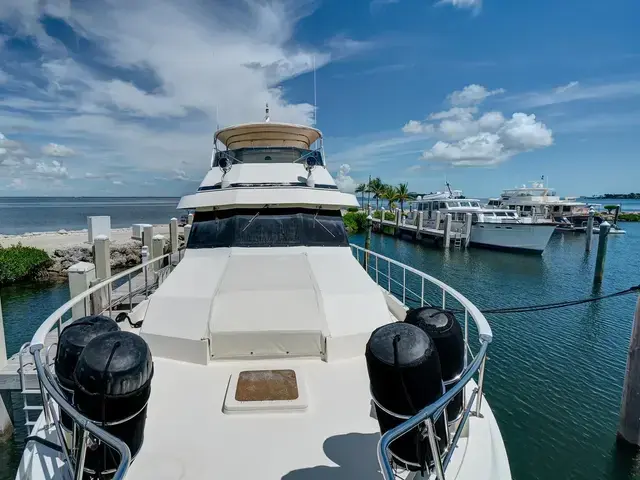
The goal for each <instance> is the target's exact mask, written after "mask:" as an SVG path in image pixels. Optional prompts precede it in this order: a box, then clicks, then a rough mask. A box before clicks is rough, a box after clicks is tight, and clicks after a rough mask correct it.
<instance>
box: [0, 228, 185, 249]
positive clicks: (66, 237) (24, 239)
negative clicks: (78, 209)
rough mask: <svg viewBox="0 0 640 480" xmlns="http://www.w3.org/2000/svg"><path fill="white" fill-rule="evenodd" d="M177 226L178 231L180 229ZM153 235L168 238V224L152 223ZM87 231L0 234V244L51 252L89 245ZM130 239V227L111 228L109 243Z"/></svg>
mask: <svg viewBox="0 0 640 480" xmlns="http://www.w3.org/2000/svg"><path fill="white" fill-rule="evenodd" d="M180 230H181V229H180V227H179V231H180ZM153 234H154V235H158V234H160V235H165V237H166V239H167V240H168V239H169V225H166V224H165V225H154V226H153ZM88 239H89V233H88V231H87V230H86V229H84V230H71V231H66V230H59V231H57V232H33V233H24V234H22V235H0V245H1V246H2V247H9V246H11V245H16V244H17V243H21V244H22V245H25V246H30V247H37V248H41V249H43V250H45V251H46V252H48V253H52V252H53V251H54V250H57V249H64V248H69V247H75V246H82V247H87V246H89V245H90V244H89V242H88ZM131 241H132V238H131V228H113V229H111V244H112V245H124V244H126V243H129V242H131Z"/></svg>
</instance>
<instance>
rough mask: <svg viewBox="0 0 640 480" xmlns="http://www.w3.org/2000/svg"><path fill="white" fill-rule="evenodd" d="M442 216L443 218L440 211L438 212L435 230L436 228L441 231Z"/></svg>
mask: <svg viewBox="0 0 640 480" xmlns="http://www.w3.org/2000/svg"><path fill="white" fill-rule="evenodd" d="M441 216H442V214H441V213H440V210H438V211H437V212H436V226H435V227H433V228H435V229H436V230H440V219H441Z"/></svg>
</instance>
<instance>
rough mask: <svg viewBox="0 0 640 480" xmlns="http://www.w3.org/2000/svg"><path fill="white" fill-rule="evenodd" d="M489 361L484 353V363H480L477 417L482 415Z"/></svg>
mask: <svg viewBox="0 0 640 480" xmlns="http://www.w3.org/2000/svg"><path fill="white" fill-rule="evenodd" d="M486 363H487V355H486V354H485V355H484V358H483V359H482V364H480V374H479V376H478V398H477V399H476V417H479V416H480V407H481V406H482V387H483V384H484V367H485V364H486Z"/></svg>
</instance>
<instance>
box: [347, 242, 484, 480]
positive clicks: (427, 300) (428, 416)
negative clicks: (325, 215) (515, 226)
mask: <svg viewBox="0 0 640 480" xmlns="http://www.w3.org/2000/svg"><path fill="white" fill-rule="evenodd" d="M351 248H352V251H353V253H354V256H355V257H356V259H357V260H358V261H359V262H360V263H361V264H362V265H363V267H364V268H365V270H366V271H367V273H368V274H369V276H370V277H371V278H372V279H374V280H375V282H376V283H377V284H378V285H379V286H380V287H381V288H383V289H384V290H386V291H387V292H388V293H389V294H391V295H393V296H394V297H395V298H396V299H397V300H398V301H399V302H402V305H403V306H408V307H423V306H425V305H426V306H434V305H438V304H439V305H440V306H441V307H442V308H443V309H444V308H447V305H448V302H447V300H448V297H450V299H449V300H452V301H454V302H457V303H458V304H459V305H460V308H459V309H456V308H452V307H451V304H450V303H449V308H450V309H452V310H454V311H456V313H458V312H459V313H461V312H464V327H463V328H464V333H463V335H464V343H465V350H464V370H463V371H462V373H461V374H460V375H459V377H458V379H457V381H456V382H455V383H454V384H453V387H451V388H450V390H448V391H447V392H446V393H445V394H444V395H443V396H442V397H440V398H439V399H438V400H437V401H436V402H435V403H432V404H431V405H428V406H426V407H425V408H423V409H422V410H421V411H420V412H418V413H417V414H416V415H414V416H406V415H400V414H396V413H393V412H389V411H387V413H389V414H391V415H393V416H395V417H396V418H399V419H401V420H403V423H401V424H400V425H398V426H397V427H395V428H393V429H391V430H389V431H387V432H386V433H385V434H384V435H382V437H381V438H380V441H379V443H378V452H377V453H378V462H379V464H380V468H381V470H382V475H383V477H384V479H385V480H393V479H394V478H395V476H394V468H393V466H392V463H391V459H390V454H389V445H390V444H391V443H392V442H393V441H394V440H396V439H397V438H398V437H400V436H402V435H404V434H406V433H407V432H409V431H410V430H412V429H413V428H415V427H416V426H418V425H424V426H425V427H426V431H427V434H428V436H429V446H430V449H431V453H432V458H433V459H434V471H435V478H437V479H438V480H444V479H445V478H446V469H447V466H448V465H449V462H450V461H451V457H452V455H453V452H454V450H455V447H456V445H457V443H458V440H459V439H460V435H461V434H462V431H463V428H464V426H465V425H466V423H467V421H468V419H469V416H470V415H472V414H474V415H476V416H480V409H481V406H482V398H483V394H482V389H483V386H484V369H485V362H486V353H487V348H488V346H489V343H491V340H492V339H493V334H492V332H491V327H490V326H489V322H487V319H486V318H485V317H484V315H483V314H482V313H481V312H480V310H478V308H477V307H476V306H475V305H474V304H473V303H471V302H470V301H469V300H468V299H467V298H466V297H465V296H464V295H462V294H461V293H460V292H458V291H457V290H455V289H454V288H452V287H450V286H449V285H447V284H446V283H444V282H442V281H440V280H438V279H437V278H434V277H432V276H430V275H427V274H426V273H424V272H421V271H419V270H416V269H415V268H412V267H409V266H408V265H404V264H403V263H401V262H398V261H396V260H393V259H391V258H388V257H385V256H383V255H380V254H378V253H375V252H372V251H370V250H366V249H364V248H362V247H360V246H359V245H354V244H351ZM418 290H419V292H420V293H418ZM469 317H471V320H473V324H472V325H470V323H469ZM470 327H473V329H474V330H475V333H476V335H477V338H478V341H479V348H478V350H477V351H476V352H475V353H474V351H473V349H472V348H471V345H470V343H469V335H470V330H471V328H470ZM476 373H477V374H478V381H477V387H476V388H474V389H473V391H472V392H471V394H470V396H469V399H468V401H467V403H466V404H465V408H464V410H463V413H462V417H461V420H460V422H459V424H458V425H457V427H456V430H455V433H454V434H453V436H450V438H449V439H448V441H447V446H446V448H445V450H444V451H443V452H440V447H439V445H438V442H437V439H436V436H435V429H434V424H435V423H436V421H437V420H438V419H439V417H440V416H441V415H443V414H444V412H445V409H446V407H447V405H448V404H449V403H450V402H451V401H452V400H453V398H454V397H455V396H456V395H458V394H459V393H460V392H461V391H463V389H464V387H465V386H466V385H467V384H468V383H469V382H470V381H471V379H472V378H473V377H474V375H475V374H476ZM373 400H374V402H376V404H378V402H377V400H376V399H375V398H374V399H373ZM474 402H475V409H474V410H473V412H472V408H473V405H474ZM378 406H379V407H381V408H383V409H384V407H382V406H381V405H379V404H378ZM430 478H431V477H430Z"/></svg>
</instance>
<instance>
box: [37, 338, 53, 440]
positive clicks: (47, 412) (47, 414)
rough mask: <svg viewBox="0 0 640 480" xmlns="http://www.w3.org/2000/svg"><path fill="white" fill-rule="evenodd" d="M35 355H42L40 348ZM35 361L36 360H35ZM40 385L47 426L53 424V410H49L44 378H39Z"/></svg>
mask: <svg viewBox="0 0 640 480" xmlns="http://www.w3.org/2000/svg"><path fill="white" fill-rule="evenodd" d="M35 355H40V350H38V351H37V352H36V353H35V354H34V356H35ZM34 362H35V360H34ZM38 385H39V386H40V396H41V397H42V410H43V411H44V419H45V422H46V425H47V427H48V426H49V425H51V412H50V411H49V401H48V400H47V392H46V390H45V388H44V386H43V385H42V380H40V379H38Z"/></svg>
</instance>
